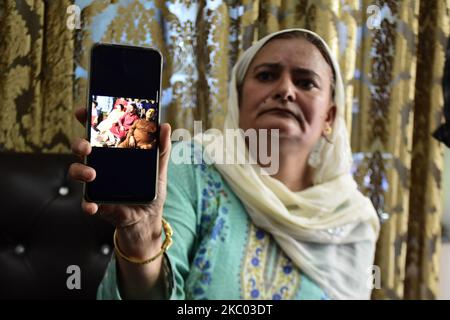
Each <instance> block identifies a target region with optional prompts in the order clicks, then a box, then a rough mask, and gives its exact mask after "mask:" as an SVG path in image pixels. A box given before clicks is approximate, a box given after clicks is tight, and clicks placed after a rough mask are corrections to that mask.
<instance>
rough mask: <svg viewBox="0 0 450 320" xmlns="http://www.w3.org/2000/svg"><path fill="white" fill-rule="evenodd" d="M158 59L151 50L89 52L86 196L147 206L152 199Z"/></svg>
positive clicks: (105, 46)
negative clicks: (91, 172) (90, 171)
mask: <svg viewBox="0 0 450 320" xmlns="http://www.w3.org/2000/svg"><path fill="white" fill-rule="evenodd" d="M161 70H162V56H161V54H160V53H159V51H157V50H155V49H151V48H144V47H133V46H123V45H110V44H96V45H94V47H93V48H92V50H91V60H90V70H89V71H90V73H89V90H88V91H89V92H88V108H87V109H88V113H87V114H88V119H87V124H86V128H87V137H88V141H89V142H90V143H91V146H92V152H91V154H90V155H89V156H87V157H86V164H87V165H88V166H90V167H93V168H94V169H95V170H96V178H95V180H94V181H92V182H89V183H86V184H85V198H86V200H88V201H92V202H98V203H136V204H139V203H148V202H150V201H152V200H154V199H155V197H156V192H157V190H156V186H157V184H156V182H157V172H158V145H159V114H160V112H159V109H160V108H159V104H160V91H161Z"/></svg>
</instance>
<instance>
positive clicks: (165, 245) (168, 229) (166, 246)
mask: <svg viewBox="0 0 450 320" xmlns="http://www.w3.org/2000/svg"><path fill="white" fill-rule="evenodd" d="M162 226H163V229H164V233H165V234H166V238H165V239H164V242H163V244H162V246H161V251H159V252H158V253H157V254H156V256H154V257H151V258H149V259H146V260H138V259H134V258H130V257H127V256H126V255H125V254H124V253H123V252H122V251H121V250H120V248H119V244H118V242H117V229H116V230H114V236H113V239H114V248H115V250H116V252H117V254H118V255H119V256H120V257H121V258H122V259H124V260H126V261H128V262H131V263H135V264H148V263H150V262H152V261H154V260H156V259H157V258H158V257H160V256H161V255H162V254H163V253H164V252H165V251H167V250H168V249H169V248H170V246H171V245H172V235H173V230H172V228H171V227H170V224H169V223H168V222H167V221H166V220H164V219H162Z"/></svg>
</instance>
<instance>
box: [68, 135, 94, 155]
mask: <svg viewBox="0 0 450 320" xmlns="http://www.w3.org/2000/svg"><path fill="white" fill-rule="evenodd" d="M91 151H92V147H91V144H90V143H89V142H88V141H87V140H85V139H81V138H75V139H74V140H73V142H72V152H73V153H74V154H76V155H77V156H79V157H84V156H87V155H88V154H90V153H91Z"/></svg>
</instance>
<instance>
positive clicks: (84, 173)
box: [69, 163, 96, 182]
mask: <svg viewBox="0 0 450 320" xmlns="http://www.w3.org/2000/svg"><path fill="white" fill-rule="evenodd" d="M95 175H96V172H95V170H94V169H93V168H91V167H88V166H86V165H84V164H81V163H72V164H71V165H70V167H69V176H70V177H71V178H72V179H74V180H77V181H80V182H91V181H92V180H94V179H95Z"/></svg>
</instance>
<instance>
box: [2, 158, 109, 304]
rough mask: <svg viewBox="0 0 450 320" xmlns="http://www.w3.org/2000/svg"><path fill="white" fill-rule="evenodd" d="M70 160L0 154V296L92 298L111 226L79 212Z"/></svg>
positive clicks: (77, 187) (79, 192) (79, 193)
mask: <svg viewBox="0 0 450 320" xmlns="http://www.w3.org/2000/svg"><path fill="white" fill-rule="evenodd" d="M74 161H76V159H74V158H73V157H72V156H70V155H61V154H58V155H57V154H52V155H50V154H19V153H0V299H95V296H96V290H97V286H98V284H99V283H100V281H101V279H102V276H103V273H104V270H105V268H106V266H107V263H108V261H109V259H110V255H111V251H112V248H113V246H112V235H113V228H112V226H110V225H109V224H107V223H106V222H104V221H103V220H101V219H100V218H99V217H97V216H92V217H90V216H87V215H85V214H84V213H82V211H81V208H80V201H81V197H82V184H80V183H78V182H75V181H72V180H70V179H69V178H68V177H67V169H68V167H69V165H70V163H72V162H74Z"/></svg>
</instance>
